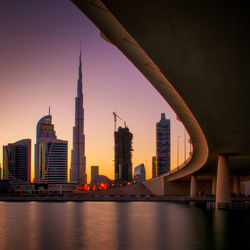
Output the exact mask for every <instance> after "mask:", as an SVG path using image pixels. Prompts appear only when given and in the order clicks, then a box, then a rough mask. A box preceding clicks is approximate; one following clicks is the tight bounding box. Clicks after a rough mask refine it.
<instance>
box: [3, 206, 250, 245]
mask: <svg viewBox="0 0 250 250" xmlns="http://www.w3.org/2000/svg"><path fill="white" fill-rule="evenodd" d="M249 227H250V212H249V211H244V210H242V211H213V212H211V211H206V210H205V209H203V208H199V207H195V206H193V205H190V204H181V203H171V202H57V203H56V202H0V249H4V250H12V249H15V250H16V249H18V250H28V249H42V250H43V249H47V250H50V249H53V250H56V249H60V250H61V249H62V250H63V249H91V250H92V249H94V250H95V249H101V250H103V249H114V250H115V249H121V250H122V249H126V250H127V249H130V250H131V249H136V250H137V249H138V250H140V249H143V250H147V249H148V250H154V249H157V250H163V249H168V250H172V249H174V250H189V249H191V250H193V249H205V250H206V249H218V250H219V249H220V250H221V249H243V248H244V249H250V241H249V239H250V234H249Z"/></svg>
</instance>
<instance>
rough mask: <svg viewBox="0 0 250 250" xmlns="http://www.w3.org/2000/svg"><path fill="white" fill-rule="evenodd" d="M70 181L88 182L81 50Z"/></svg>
mask: <svg viewBox="0 0 250 250" xmlns="http://www.w3.org/2000/svg"><path fill="white" fill-rule="evenodd" d="M70 182H75V183H78V184H86V183H87V174H86V157H85V135H84V109H83V94H82V61H81V51H80V57H79V78H78V83H77V97H76V98H75V126H74V127H73V149H72V152H71V169H70Z"/></svg>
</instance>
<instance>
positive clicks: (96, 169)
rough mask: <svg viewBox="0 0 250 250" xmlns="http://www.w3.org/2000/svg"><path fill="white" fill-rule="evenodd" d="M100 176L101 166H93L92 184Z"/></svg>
mask: <svg viewBox="0 0 250 250" xmlns="http://www.w3.org/2000/svg"><path fill="white" fill-rule="evenodd" d="M98 175H99V166H91V182H93V181H94V178H95V177H96V176H98Z"/></svg>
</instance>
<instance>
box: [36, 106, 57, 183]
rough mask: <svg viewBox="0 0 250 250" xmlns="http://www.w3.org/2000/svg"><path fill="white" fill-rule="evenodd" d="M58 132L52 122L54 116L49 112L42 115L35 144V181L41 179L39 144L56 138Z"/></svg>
mask: <svg viewBox="0 0 250 250" xmlns="http://www.w3.org/2000/svg"><path fill="white" fill-rule="evenodd" d="M56 138H57V137H56V132H55V130H54V125H53V124H52V116H51V115H50V110H49V114H48V115H46V116H44V117H42V118H41V119H40V120H39V122H38V123H37V126H36V144H35V178H34V181H35V182H38V181H39V179H40V169H39V166H40V164H39V145H40V144H41V143H47V142H49V141H51V140H54V139H56Z"/></svg>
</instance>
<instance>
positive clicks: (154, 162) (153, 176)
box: [152, 156, 157, 178]
mask: <svg viewBox="0 0 250 250" xmlns="http://www.w3.org/2000/svg"><path fill="white" fill-rule="evenodd" d="M156 167H157V158H156V156H153V157H152V178H155V177H156V176H157V174H156Z"/></svg>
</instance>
